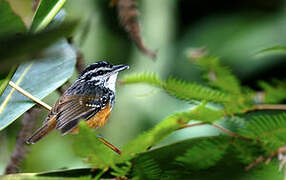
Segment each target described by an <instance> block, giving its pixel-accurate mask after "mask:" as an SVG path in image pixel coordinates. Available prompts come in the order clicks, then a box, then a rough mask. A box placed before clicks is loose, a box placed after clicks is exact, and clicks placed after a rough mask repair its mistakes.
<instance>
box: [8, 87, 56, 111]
mask: <svg viewBox="0 0 286 180" xmlns="http://www.w3.org/2000/svg"><path fill="white" fill-rule="evenodd" d="M9 85H10V86H11V87H13V88H14V89H16V90H17V91H19V92H20V93H21V94H23V95H24V96H26V97H28V98H29V99H31V100H32V101H34V102H36V103H38V104H40V105H41V106H42V107H44V108H45V109H47V110H49V111H50V110H51V109H52V108H51V106H49V105H48V104H46V103H44V102H43V101H41V100H40V99H38V98H36V97H35V96H33V95H31V94H30V93H28V92H27V91H26V90H24V89H22V88H21V87H20V86H18V85H17V84H15V83H14V82H12V81H10V82H9Z"/></svg>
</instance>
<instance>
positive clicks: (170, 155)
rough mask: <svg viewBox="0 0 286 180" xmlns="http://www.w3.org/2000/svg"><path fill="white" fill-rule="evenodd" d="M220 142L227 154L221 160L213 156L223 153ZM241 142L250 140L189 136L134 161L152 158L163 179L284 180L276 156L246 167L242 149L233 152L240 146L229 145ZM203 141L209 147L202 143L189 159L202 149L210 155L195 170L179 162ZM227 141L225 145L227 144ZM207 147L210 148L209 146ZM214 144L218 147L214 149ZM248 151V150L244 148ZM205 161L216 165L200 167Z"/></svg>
mask: <svg viewBox="0 0 286 180" xmlns="http://www.w3.org/2000/svg"><path fill="white" fill-rule="evenodd" d="M213 141H214V143H213ZM217 141H221V142H219V143H218V144H220V143H221V145H222V148H221V150H222V151H223V155H222V157H221V158H220V160H219V161H217V160H216V159H215V158H214V157H213V156H216V155H215V154H214V153H217V151H219V153H221V151H220V149H219V148H218V147H219V146H217V145H218V144H217ZM238 141H244V142H243V144H246V143H249V142H248V141H245V140H241V139H235V142H233V139H232V138H230V137H226V136H215V137H200V138H193V139H187V140H184V141H179V142H176V143H174V144H170V145H167V146H163V147H160V148H156V149H154V150H151V151H148V152H145V153H142V154H139V155H138V156H136V157H135V159H134V160H133V161H134V162H136V159H137V158H142V159H144V158H145V159H148V158H151V160H152V161H153V162H155V163H156V167H157V168H160V170H161V172H162V175H161V179H170V180H171V179H190V177H191V179H197V180H209V179H222V180H229V179H234V180H244V179H253V180H255V179H263V180H270V179H281V180H282V179H283V172H279V171H278V166H279V162H277V160H275V159H272V161H271V162H270V163H269V164H268V165H266V164H265V163H261V164H259V165H257V166H256V167H254V168H253V169H251V170H250V171H245V166H246V165H248V164H245V162H241V159H238V158H237V153H238V151H233V148H236V147H239V146H235V147H233V146H229V145H231V144H233V143H235V144H237V145H239V143H238ZM202 142H207V143H206V144H205V145H206V146H205V147H204V146H200V147H201V149H203V150H202V151H201V150H199V152H198V153H197V154H194V156H191V157H190V158H189V160H191V161H192V159H193V158H197V156H201V154H200V153H201V152H202V153H203V154H204V155H206V156H204V157H202V159H201V161H199V162H198V164H193V166H194V169H191V168H190V166H188V165H186V164H182V163H178V161H176V159H177V158H178V157H184V155H186V154H187V152H188V151H189V150H191V149H195V148H197V147H198V145H200V144H201V143H202ZM223 144H225V146H224V145H223ZM227 146H229V148H227ZM207 147H209V149H208V148H207ZM213 147H214V148H215V149H211V148H213ZM224 148H226V150H224ZM246 148H249V147H246ZM257 148H259V146H257ZM245 150H247V149H244V151H245ZM207 152H209V153H207ZM239 153H241V152H239ZM203 154H202V155H203ZM241 156H243V154H241ZM208 158H211V159H208ZM252 158H253V159H257V154H253V157H252ZM205 161H207V163H208V162H209V161H212V163H215V165H212V167H210V168H208V169H207V170H206V169H205V167H204V165H203V167H204V168H203V169H199V168H197V167H202V166H201V163H202V162H205ZM257 167H258V168H257ZM157 168H156V169H157ZM151 170H152V169H151ZM154 170H155V169H154Z"/></svg>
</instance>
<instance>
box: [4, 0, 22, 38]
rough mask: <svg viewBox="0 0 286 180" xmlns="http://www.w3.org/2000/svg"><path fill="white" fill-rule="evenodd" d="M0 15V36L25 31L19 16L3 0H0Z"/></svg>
mask: <svg viewBox="0 0 286 180" xmlns="http://www.w3.org/2000/svg"><path fill="white" fill-rule="evenodd" d="M0 17H1V18H0V27H1V28H0V37H2V36H7V35H11V34H16V33H22V32H26V31H27V29H26V27H25V25H24V23H23V22H22V20H21V18H20V17H19V16H17V15H16V14H15V13H14V12H13V11H12V9H11V7H10V5H9V3H8V2H7V1H5V0H0Z"/></svg>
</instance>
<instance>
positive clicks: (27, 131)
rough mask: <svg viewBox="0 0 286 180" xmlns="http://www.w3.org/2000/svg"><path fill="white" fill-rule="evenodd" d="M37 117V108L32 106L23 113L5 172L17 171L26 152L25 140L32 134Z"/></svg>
mask: <svg viewBox="0 0 286 180" xmlns="http://www.w3.org/2000/svg"><path fill="white" fill-rule="evenodd" d="M37 119H38V109H37V107H34V108H32V109H30V110H29V111H27V112H26V113H25V114H24V117H23V120H22V128H21V130H20V132H19V134H18V137H17V141H16V145H15V148H14V152H13V154H12V156H11V159H10V162H9V164H8V165H7V167H6V170H5V174H12V173H18V172H19V166H20V165H21V164H22V161H23V160H24V159H25V157H26V154H27V152H28V149H27V145H26V143H25V140H26V139H27V138H28V137H29V136H31V135H32V131H33V129H34V128H35V124H36V121H37Z"/></svg>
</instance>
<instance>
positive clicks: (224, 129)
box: [211, 124, 250, 140]
mask: <svg viewBox="0 0 286 180" xmlns="http://www.w3.org/2000/svg"><path fill="white" fill-rule="evenodd" d="M211 125H212V126H213V127H215V128H217V129H219V130H221V131H223V132H225V133H226V134H228V135H230V136H232V137H237V138H242V139H247V140H250V138H249V137H246V136H241V135H239V134H235V133H233V132H231V131H230V130H228V129H226V128H224V127H222V126H220V125H217V124H211Z"/></svg>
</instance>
